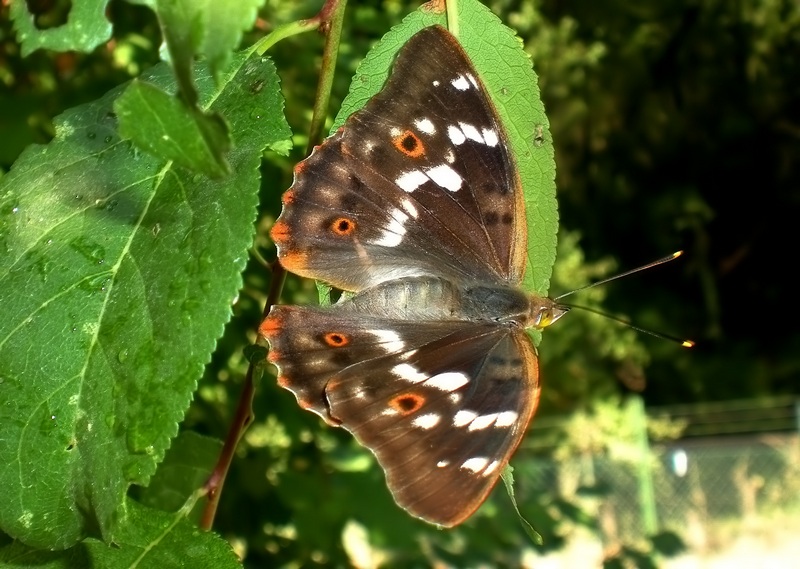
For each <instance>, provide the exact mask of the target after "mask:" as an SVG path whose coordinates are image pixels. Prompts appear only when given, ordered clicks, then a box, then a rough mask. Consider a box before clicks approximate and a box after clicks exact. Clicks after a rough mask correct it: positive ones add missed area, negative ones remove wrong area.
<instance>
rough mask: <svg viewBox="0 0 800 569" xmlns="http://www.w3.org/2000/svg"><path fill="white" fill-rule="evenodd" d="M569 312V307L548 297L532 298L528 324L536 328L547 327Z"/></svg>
mask: <svg viewBox="0 0 800 569" xmlns="http://www.w3.org/2000/svg"><path fill="white" fill-rule="evenodd" d="M567 312H569V307H568V306H564V305H562V304H558V303H557V302H556V301H554V300H551V299H549V298H534V299H533V301H532V302H531V315H530V316H531V317H530V323H531V324H530V325H531V326H532V327H534V328H536V329H537V330H541V329H543V328H547V327H548V326H550V325H551V324H552V323H553V322H555V321H556V320H558V319H559V318H561V317H562V316H564V315H565V314H566V313H567Z"/></svg>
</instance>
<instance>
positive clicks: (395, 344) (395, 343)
mask: <svg viewBox="0 0 800 569" xmlns="http://www.w3.org/2000/svg"><path fill="white" fill-rule="evenodd" d="M369 333H370V334H372V335H373V336H375V337H376V338H377V339H378V342H379V343H380V344H383V349H384V350H386V351H387V352H390V353H392V352H399V351H401V350H402V349H403V348H405V346H406V344H405V342H403V340H401V339H400V335H399V334H398V333H397V332H395V331H394V330H370V331H369Z"/></svg>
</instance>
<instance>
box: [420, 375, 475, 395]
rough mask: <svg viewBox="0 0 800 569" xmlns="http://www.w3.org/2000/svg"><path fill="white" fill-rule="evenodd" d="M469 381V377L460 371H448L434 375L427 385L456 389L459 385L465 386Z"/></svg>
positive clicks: (445, 389)
mask: <svg viewBox="0 0 800 569" xmlns="http://www.w3.org/2000/svg"><path fill="white" fill-rule="evenodd" d="M468 383H469V378H468V377H467V376H466V375H464V374H463V373H461V372H458V371H446V372H444V373H440V374H438V375H434V376H433V377H432V378H430V379H429V380H428V381H426V382H425V385H428V386H430V387H433V388H435V389H439V390H441V391H455V390H456V389H458V388H459V387H464V386H465V385H466V384H468Z"/></svg>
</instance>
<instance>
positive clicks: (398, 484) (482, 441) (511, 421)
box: [262, 301, 538, 526]
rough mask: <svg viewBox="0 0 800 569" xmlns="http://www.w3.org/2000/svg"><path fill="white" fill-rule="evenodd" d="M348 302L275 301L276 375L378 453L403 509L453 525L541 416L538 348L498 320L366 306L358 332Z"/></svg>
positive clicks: (268, 328) (271, 333)
mask: <svg viewBox="0 0 800 569" xmlns="http://www.w3.org/2000/svg"><path fill="white" fill-rule="evenodd" d="M350 302H351V301H347V302H346V303H345V304H343V305H337V306H334V307H331V308H328V309H319V308H299V307H280V306H279V307H274V308H273V309H272V312H271V313H270V317H269V319H268V320H267V321H266V322H265V326H262V333H263V334H264V335H265V336H266V337H267V338H268V339H269V340H270V343H271V345H272V351H271V355H270V359H271V360H272V361H273V363H275V364H276V365H277V366H278V368H279V369H280V376H279V382H280V384H281V385H282V386H283V387H285V388H287V389H289V390H291V391H292V392H294V393H295V395H296V397H297V399H298V401H299V402H300V404H301V406H303V407H305V408H307V409H309V410H312V411H314V412H316V413H318V414H320V415H321V416H323V418H325V419H326V420H327V421H328V422H329V423H331V424H334V425H339V426H342V427H344V428H346V429H347V430H349V431H350V432H352V433H353V434H354V435H355V437H356V438H357V439H358V440H359V442H360V443H361V444H363V445H364V446H366V447H367V448H369V449H370V450H371V451H372V452H373V453H374V454H375V456H376V457H377V459H378V462H379V463H380V464H381V466H382V467H383V469H384V470H385V472H386V477H387V483H388V486H389V489H390V490H391V492H392V494H393V495H394V497H395V500H396V501H397V503H398V504H399V505H400V506H402V507H403V508H405V509H407V510H408V511H409V512H410V513H412V514H413V515H415V516H417V517H421V518H423V519H425V520H427V521H430V522H433V523H436V524H439V525H443V526H452V525H455V524H457V523H459V522H461V521H462V520H463V519H465V518H466V517H468V516H469V515H470V514H471V513H472V512H473V511H474V510H475V509H476V508H477V507H478V506H479V505H480V504H481V503H482V502H483V500H484V499H485V497H486V495H487V494H488V492H489V491H490V490H491V489H492V487H494V485H495V484H496V482H497V479H498V476H499V475H500V472H501V471H502V468H503V467H504V466H505V464H506V462H507V460H508V457H509V456H510V455H511V453H512V452H513V451H514V449H515V448H516V447H517V445H518V444H519V442H520V440H521V438H522V435H523V434H524V431H525V429H526V427H527V424H528V422H529V421H530V418H531V416H532V415H533V412H534V410H535V407H536V403H537V401H538V386H537V377H538V370H537V360H536V354H535V351H534V349H533V346H532V345H531V343H530V341H529V340H528V338H527V337H526V335H525V333H524V332H523V331H521V330H519V329H515V328H512V327H509V326H503V325H500V324H497V323H494V322H482V323H475V322H470V321H466V320H463V321H456V320H451V321H440V320H421V321H409V320H403V321H398V320H397V319H394V318H386V317H375V316H372V315H364V314H361V315H360V320H359V327H358V329H353V327H352V313H351V310H352V307H351V306H350V305H349V304H348V303H350ZM267 323H270V324H268V325H267Z"/></svg>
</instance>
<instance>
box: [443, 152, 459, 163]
mask: <svg viewBox="0 0 800 569" xmlns="http://www.w3.org/2000/svg"><path fill="white" fill-rule="evenodd" d="M444 159H445V160H447V162H448V164H452V163H453V162H455V161H456V155H455V154H453V151H452V150H448V151H447V152H446V153H445V155H444Z"/></svg>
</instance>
